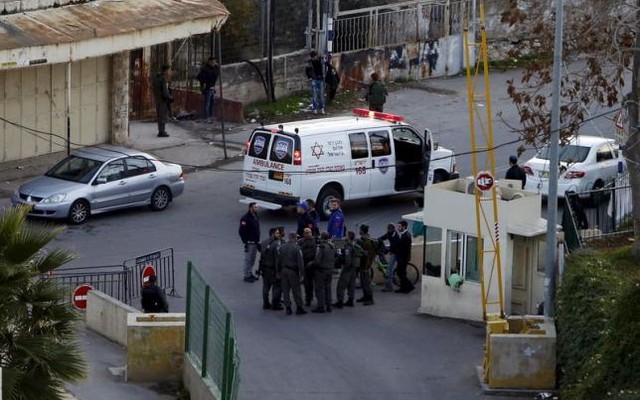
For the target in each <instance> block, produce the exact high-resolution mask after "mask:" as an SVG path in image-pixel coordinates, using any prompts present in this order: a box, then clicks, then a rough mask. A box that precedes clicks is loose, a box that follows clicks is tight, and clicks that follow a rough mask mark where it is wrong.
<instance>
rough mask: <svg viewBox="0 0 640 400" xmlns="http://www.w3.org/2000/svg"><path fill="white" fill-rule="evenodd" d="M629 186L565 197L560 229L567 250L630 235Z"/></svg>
mask: <svg viewBox="0 0 640 400" xmlns="http://www.w3.org/2000/svg"><path fill="white" fill-rule="evenodd" d="M632 210H633V207H632V202H631V186H615V187H611V188H605V189H599V190H591V191H588V192H583V193H569V192H568V193H566V195H565V206H564V213H563V222H562V227H563V230H564V232H565V237H566V242H567V247H568V248H569V249H570V250H573V249H575V248H581V247H588V245H589V241H591V240H594V239H600V238H604V237H608V236H613V235H623V234H628V233H630V232H633V220H632Z"/></svg>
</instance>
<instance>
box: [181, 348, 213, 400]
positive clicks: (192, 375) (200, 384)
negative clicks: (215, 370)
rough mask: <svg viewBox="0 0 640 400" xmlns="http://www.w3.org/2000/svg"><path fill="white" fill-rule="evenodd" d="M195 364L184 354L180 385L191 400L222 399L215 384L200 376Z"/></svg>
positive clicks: (187, 354)
mask: <svg viewBox="0 0 640 400" xmlns="http://www.w3.org/2000/svg"><path fill="white" fill-rule="evenodd" d="M194 364H195V362H194V361H193V360H191V358H190V357H189V353H185V357H184V371H183V375H182V383H183V384H184V386H185V387H186V388H187V389H188V390H189V395H190V396H191V398H192V399H198V400H219V399H221V398H222V396H221V395H220V390H219V389H218V387H217V386H216V384H215V383H214V382H213V381H212V380H211V379H208V378H203V377H201V376H200V371H199V369H198V368H196V367H195V365H194Z"/></svg>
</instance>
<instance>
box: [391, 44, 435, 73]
mask: <svg viewBox="0 0 640 400" xmlns="http://www.w3.org/2000/svg"><path fill="white" fill-rule="evenodd" d="M438 42H439V41H438V40H426V41H424V42H421V43H419V44H418V46H415V45H400V46H395V47H394V48H392V49H391V50H390V52H389V68H390V69H401V70H408V72H409V74H410V75H413V74H415V73H417V74H419V75H421V76H424V77H428V76H433V74H434V73H435V72H436V70H437V68H438V59H439V58H440V46H439V45H438Z"/></svg>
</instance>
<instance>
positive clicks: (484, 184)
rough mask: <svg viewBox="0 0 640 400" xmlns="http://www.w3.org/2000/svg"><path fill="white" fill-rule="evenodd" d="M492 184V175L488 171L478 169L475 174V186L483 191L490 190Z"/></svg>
mask: <svg viewBox="0 0 640 400" xmlns="http://www.w3.org/2000/svg"><path fill="white" fill-rule="evenodd" d="M493 184H494V180H493V176H491V173H490V172H489V171H480V172H479V173H478V175H477V176H476V187H477V188H478V189H479V190H481V191H483V192H486V191H487V190H491V188H492V187H493Z"/></svg>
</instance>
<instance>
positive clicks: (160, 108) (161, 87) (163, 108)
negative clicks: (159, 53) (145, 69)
mask: <svg viewBox="0 0 640 400" xmlns="http://www.w3.org/2000/svg"><path fill="white" fill-rule="evenodd" d="M170 77H171V66H169V65H163V66H162V69H161V70H160V72H159V73H158V74H156V76H155V77H154V78H153V82H152V88H153V98H154V100H155V103H156V118H157V122H158V137H169V134H168V133H167V130H166V125H167V120H168V119H169V106H170V104H171V103H172V102H173V96H172V95H171V89H169V78H170Z"/></svg>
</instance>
